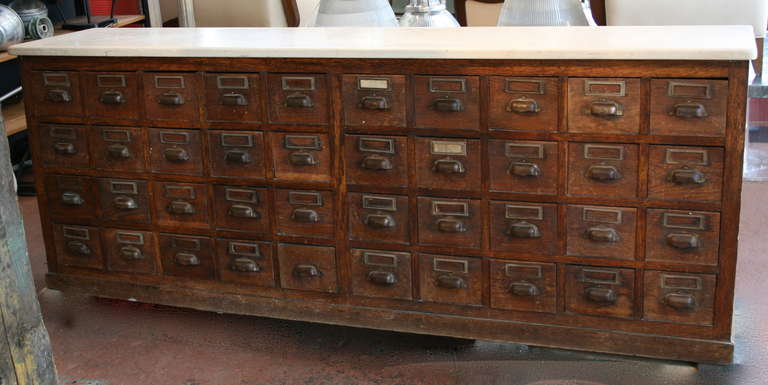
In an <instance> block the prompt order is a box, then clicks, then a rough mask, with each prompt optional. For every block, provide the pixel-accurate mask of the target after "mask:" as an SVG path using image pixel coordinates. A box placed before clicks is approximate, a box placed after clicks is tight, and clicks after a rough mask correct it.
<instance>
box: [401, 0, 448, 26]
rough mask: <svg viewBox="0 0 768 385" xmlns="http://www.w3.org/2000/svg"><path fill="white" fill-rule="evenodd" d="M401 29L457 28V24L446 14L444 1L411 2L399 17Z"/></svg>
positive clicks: (414, 0) (413, 0)
mask: <svg viewBox="0 0 768 385" xmlns="http://www.w3.org/2000/svg"><path fill="white" fill-rule="evenodd" d="M400 26H401V27H436V28H450V27H459V22H458V21H456V18H455V17H453V15H452V14H451V13H450V12H448V10H447V9H446V6H445V0H411V3H410V4H408V5H407V6H406V7H405V13H404V14H403V16H401V17H400Z"/></svg>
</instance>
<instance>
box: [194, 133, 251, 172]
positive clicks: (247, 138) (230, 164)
mask: <svg viewBox="0 0 768 385" xmlns="http://www.w3.org/2000/svg"><path fill="white" fill-rule="evenodd" d="M208 138H209V139H208V143H209V146H210V149H211V150H210V152H209V156H210V163H209V164H210V168H211V176H216V177H231V178H254V179H264V177H265V173H264V134H263V133H261V132H254V131H250V132H243V131H240V132H236V131H211V132H210V134H209V137H208Z"/></svg>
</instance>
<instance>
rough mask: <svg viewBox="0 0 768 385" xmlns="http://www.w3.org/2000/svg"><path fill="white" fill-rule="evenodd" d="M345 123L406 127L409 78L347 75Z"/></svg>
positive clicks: (354, 125) (349, 124)
mask: <svg viewBox="0 0 768 385" xmlns="http://www.w3.org/2000/svg"><path fill="white" fill-rule="evenodd" d="M342 82H343V85H342V87H343V89H342V92H343V95H342V96H343V99H344V124H345V125H347V126H351V127H405V111H406V107H405V76H402V75H383V76H377V75H344V76H343V77H342Z"/></svg>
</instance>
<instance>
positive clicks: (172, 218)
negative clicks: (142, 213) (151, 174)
mask: <svg viewBox="0 0 768 385" xmlns="http://www.w3.org/2000/svg"><path fill="white" fill-rule="evenodd" d="M153 186H154V188H153V193H154V197H155V218H156V220H155V222H156V223H157V224H158V225H160V226H184V227H192V228H201V229H207V228H208V226H209V219H208V218H209V217H208V186H207V185H204V184H197V183H175V182H153Z"/></svg>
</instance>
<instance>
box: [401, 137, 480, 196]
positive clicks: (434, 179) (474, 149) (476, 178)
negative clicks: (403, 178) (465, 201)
mask: <svg viewBox="0 0 768 385" xmlns="http://www.w3.org/2000/svg"><path fill="white" fill-rule="evenodd" d="M481 175H482V169H481V161H480V141H479V140H474V139H447V138H445V139H443V138H440V139H436V138H416V180H417V182H418V185H419V187H422V188H437V189H447V190H478V189H480V183H481V180H480V177H481Z"/></svg>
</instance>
